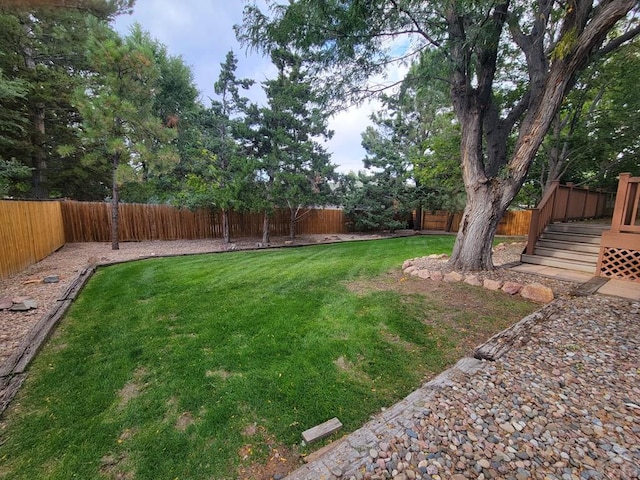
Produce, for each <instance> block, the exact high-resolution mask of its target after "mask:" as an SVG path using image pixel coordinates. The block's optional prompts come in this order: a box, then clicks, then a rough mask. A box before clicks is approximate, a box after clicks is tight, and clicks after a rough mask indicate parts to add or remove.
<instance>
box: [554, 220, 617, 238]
mask: <svg viewBox="0 0 640 480" xmlns="http://www.w3.org/2000/svg"><path fill="white" fill-rule="evenodd" d="M610 229H611V225H609V224H606V223H581V222H575V223H551V224H549V225H547V228H546V230H547V231H549V232H563V233H581V234H587V235H601V234H602V232H604V231H606V230H610Z"/></svg>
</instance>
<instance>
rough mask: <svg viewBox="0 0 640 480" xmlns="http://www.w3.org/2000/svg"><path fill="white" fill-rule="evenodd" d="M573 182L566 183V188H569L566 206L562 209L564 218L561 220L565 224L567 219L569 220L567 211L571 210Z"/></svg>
mask: <svg viewBox="0 0 640 480" xmlns="http://www.w3.org/2000/svg"><path fill="white" fill-rule="evenodd" d="M573 185H574V183H573V182H569V183H567V185H566V186H567V187H569V193H567V206H566V207H565V209H564V218H563V219H562V221H563V222H566V221H567V219H568V218H569V211H570V210H571V197H572V193H573Z"/></svg>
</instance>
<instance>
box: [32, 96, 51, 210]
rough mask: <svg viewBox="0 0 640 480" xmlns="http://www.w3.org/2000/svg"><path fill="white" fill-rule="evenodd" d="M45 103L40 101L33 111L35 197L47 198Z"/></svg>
mask: <svg viewBox="0 0 640 480" xmlns="http://www.w3.org/2000/svg"><path fill="white" fill-rule="evenodd" d="M44 117H45V105H44V103H42V102H39V103H37V104H36V105H35V111H34V113H33V128H34V130H33V140H32V141H33V148H34V153H33V195H34V196H35V198H47V197H48V196H49V192H48V191H47V188H46V185H45V183H46V170H47V161H46V158H45V155H44V148H43V144H44V135H45V126H44Z"/></svg>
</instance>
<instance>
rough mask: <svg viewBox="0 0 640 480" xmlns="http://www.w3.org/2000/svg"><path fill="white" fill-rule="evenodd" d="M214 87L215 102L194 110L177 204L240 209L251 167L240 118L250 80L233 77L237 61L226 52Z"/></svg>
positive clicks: (232, 55) (243, 114)
mask: <svg viewBox="0 0 640 480" xmlns="http://www.w3.org/2000/svg"><path fill="white" fill-rule="evenodd" d="M220 67H221V69H220V75H219V77H218V80H217V81H216V82H215V84H214V90H215V92H216V94H217V95H218V98H217V99H213V100H212V101H211V107H210V108H206V109H205V108H201V109H200V110H198V112H197V115H196V116H195V120H194V128H195V132H194V133H195V138H193V139H192V141H191V155H190V156H191V158H190V160H189V164H188V166H187V165H185V167H186V169H187V182H186V184H185V185H184V189H183V192H182V198H181V201H182V202H184V203H185V204H187V205H188V206H190V207H192V208H193V207H209V208H220V209H223V210H229V209H232V208H233V209H236V210H241V209H242V208H243V201H242V192H243V190H245V189H246V188H247V179H248V178H249V177H250V170H251V167H250V166H249V165H248V161H247V155H246V153H245V152H243V150H242V145H243V143H246V142H243V136H244V135H245V133H244V131H245V128H244V116H245V113H246V110H247V105H248V102H249V100H248V99H247V98H246V97H243V96H242V95H241V92H242V90H247V89H248V88H249V87H250V86H251V85H252V84H253V81H252V80H249V79H240V78H237V77H236V73H235V72H236V69H237V67H238V61H237V58H236V56H235V55H234V53H233V52H231V51H230V52H228V53H227V56H226V58H225V61H224V62H223V63H222V64H221V65H220Z"/></svg>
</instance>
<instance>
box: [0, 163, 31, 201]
mask: <svg viewBox="0 0 640 480" xmlns="http://www.w3.org/2000/svg"><path fill="white" fill-rule="evenodd" d="M29 178H31V170H30V169H29V167H27V166H26V165H23V164H22V163H20V162H18V161H17V160H3V159H2V158H0V198H2V197H5V196H9V195H11V196H14V195H16V196H20V194H24V193H25V192H27V191H28V190H29V188H30V185H29V181H28V180H29Z"/></svg>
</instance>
